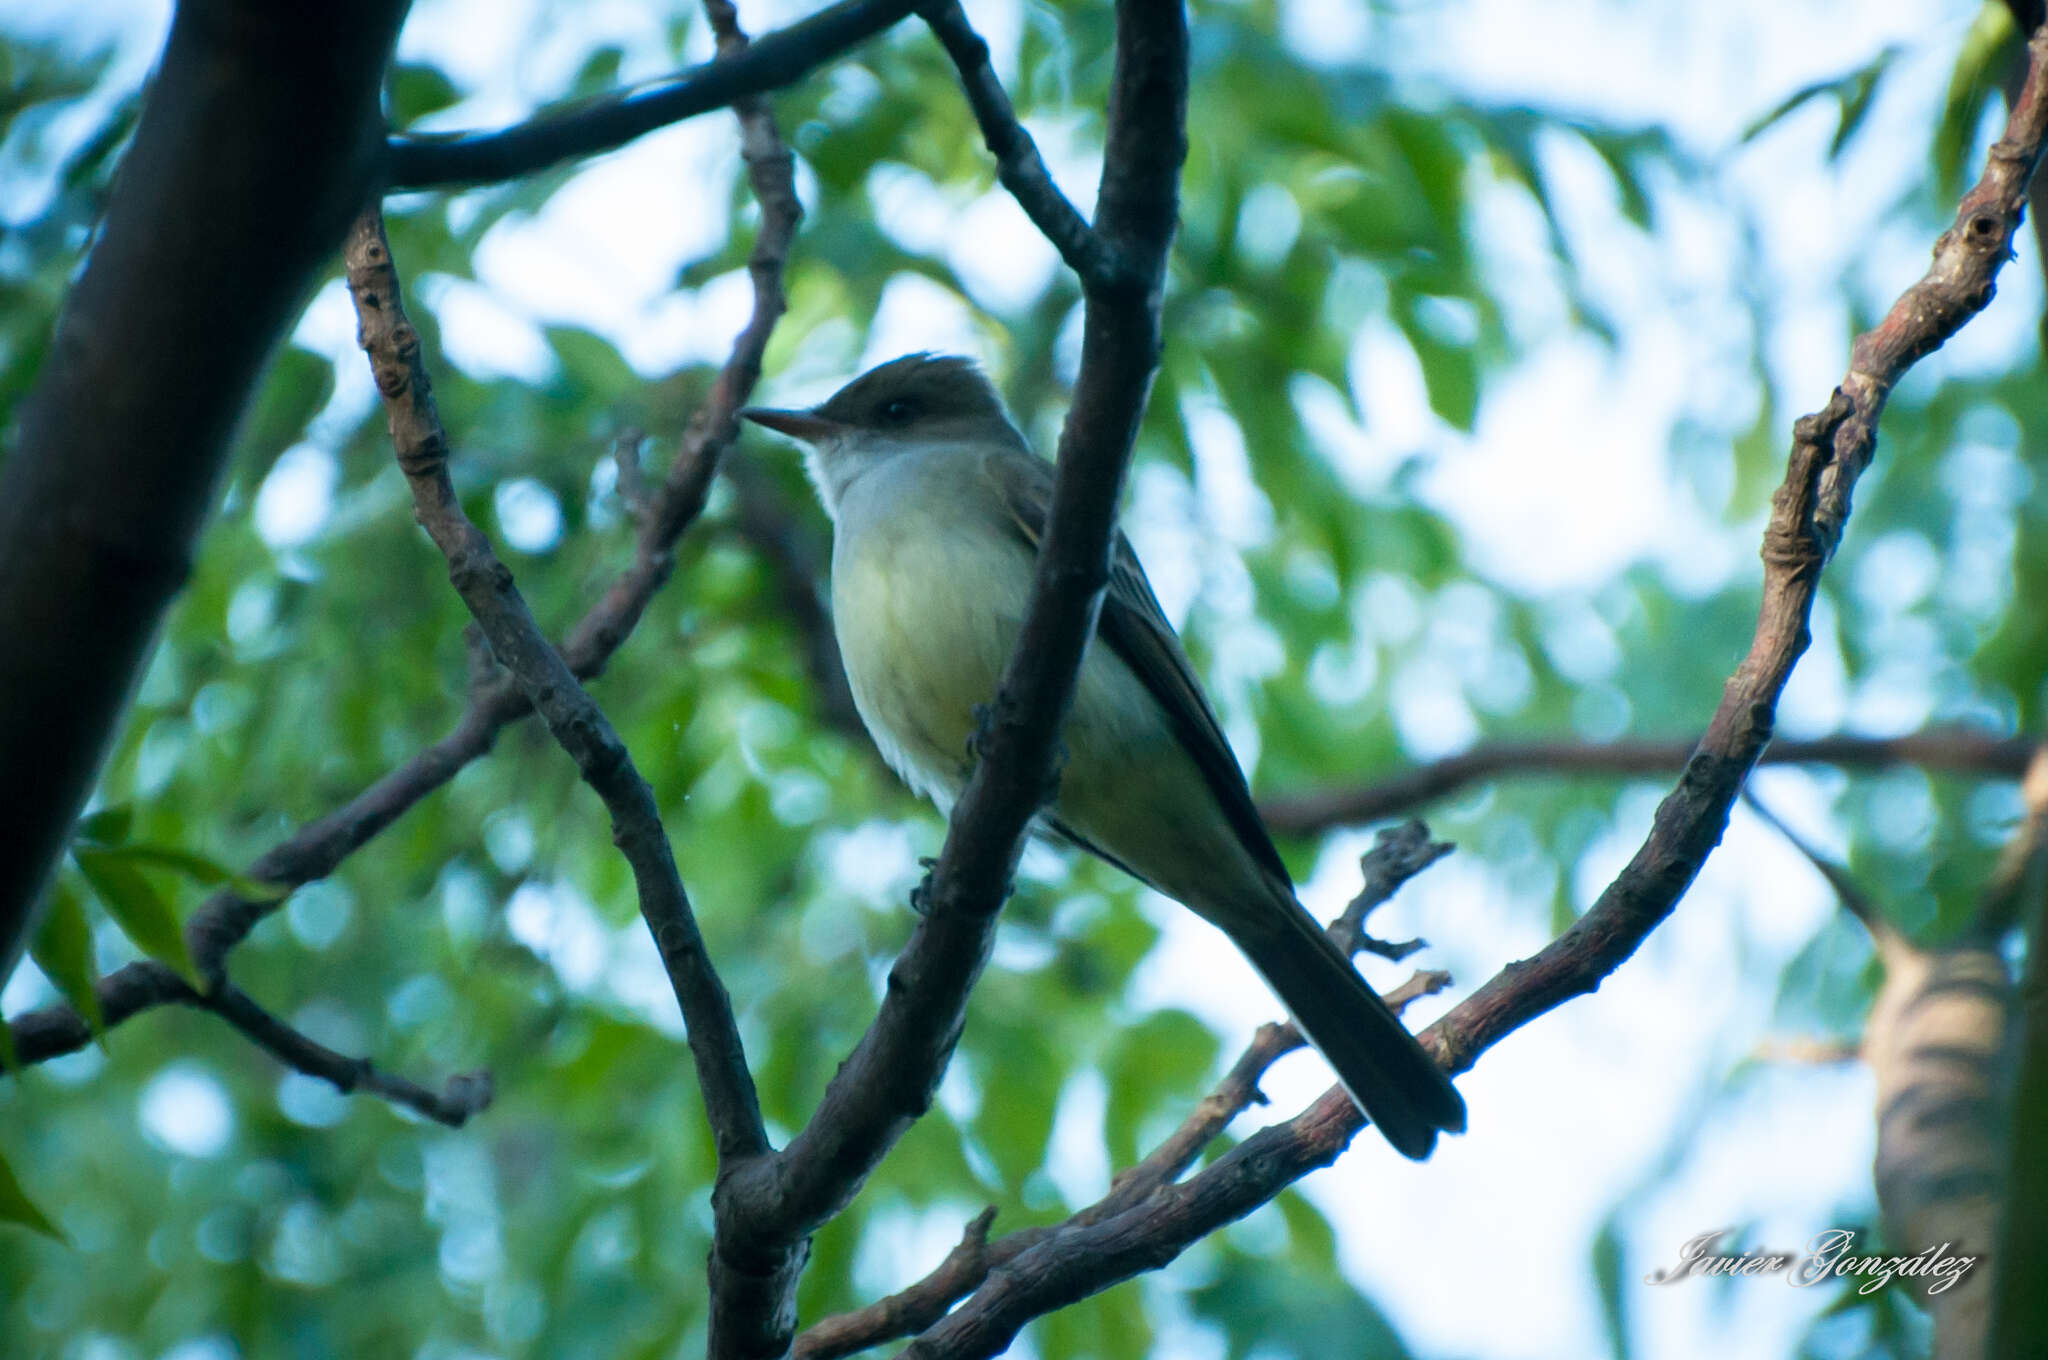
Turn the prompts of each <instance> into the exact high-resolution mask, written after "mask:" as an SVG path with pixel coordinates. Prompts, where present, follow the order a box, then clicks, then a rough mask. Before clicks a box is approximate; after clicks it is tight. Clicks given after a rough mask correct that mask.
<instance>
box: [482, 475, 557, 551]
mask: <svg viewBox="0 0 2048 1360" xmlns="http://www.w3.org/2000/svg"><path fill="white" fill-rule="evenodd" d="M491 507H492V509H493V510H495V511H496V512H497V516H498V528H499V529H500V530H501V531H503V533H504V535H505V541H506V542H507V543H509V544H510V545H511V546H512V547H514V548H516V549H518V550H519V551H520V552H523V553H544V552H546V551H548V550H549V549H550V548H552V547H554V546H555V544H557V543H559V542H560V541H561V538H562V503H561V502H560V501H558V500H556V499H555V493H554V492H552V491H550V490H548V488H547V486H546V485H545V484H543V483H541V482H537V481H535V480H534V479H533V478H531V477H515V478H513V479H512V480H511V481H508V482H500V483H498V487H497V490H496V491H495V492H494V493H493V494H492V497H491Z"/></svg>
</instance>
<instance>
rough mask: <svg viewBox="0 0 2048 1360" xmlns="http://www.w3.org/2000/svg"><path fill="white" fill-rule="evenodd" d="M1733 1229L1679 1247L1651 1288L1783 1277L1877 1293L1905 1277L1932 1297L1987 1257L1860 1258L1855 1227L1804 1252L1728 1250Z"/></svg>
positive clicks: (1827, 1235) (1932, 1253)
mask: <svg viewBox="0 0 2048 1360" xmlns="http://www.w3.org/2000/svg"><path fill="white" fill-rule="evenodd" d="M1734 1231H1735V1230H1734V1229H1733V1228H1716V1229H1714V1231H1712V1232H1704V1233H1701V1234H1700V1235H1699V1236H1698V1237H1694V1238H1691V1239H1689V1240H1687V1242H1686V1244H1685V1245H1684V1246H1682V1247H1680V1248H1679V1249H1678V1264H1677V1265H1674V1266H1665V1267H1663V1268H1662V1269H1659V1270H1653V1271H1651V1272H1650V1273H1649V1274H1648V1275H1645V1276H1644V1277H1643V1283H1645V1284H1677V1283H1678V1282H1679V1281H1680V1280H1687V1279H1691V1278H1692V1277H1693V1276H1695V1275H1783V1276H1784V1277H1785V1283H1787V1284H1789V1285H1791V1286H1793V1287H1794V1288H1795V1289H1804V1288H1807V1287H1809V1286H1811V1285H1816V1284H1824V1283H1826V1282H1827V1281H1829V1280H1847V1279H1859V1278H1860V1279H1861V1280H1862V1281H1863V1283H1862V1284H1860V1285H1858V1286H1857V1288H1856V1292H1857V1293H1859V1294H1874V1293H1876V1292H1877V1291H1878V1290H1880V1289H1882V1288H1884V1287H1885V1286H1886V1285H1888V1284H1890V1283H1891V1282H1892V1281H1893V1280H1894V1279H1897V1278H1899V1277H1901V1276H1903V1277H1905V1278H1906V1279H1910V1280H1918V1281H1921V1284H1920V1288H1921V1290H1922V1291H1923V1292H1925V1293H1928V1294H1939V1293H1942V1292H1943V1291H1944V1290H1947V1289H1950V1288H1952V1287H1953V1286H1954V1285H1955V1284H1956V1282H1957V1281H1959V1280H1961V1279H1962V1278H1963V1276H1965V1275H1967V1274H1969V1272H1970V1269H1971V1268H1972V1267H1973V1266H1975V1265H1976V1264H1977V1263H1978V1262H1979V1261H1981V1260H1982V1259H1983V1258H1982V1257H1981V1256H1963V1255H1960V1254H1958V1253H1956V1252H1952V1251H1950V1250H1949V1246H1950V1244H1949V1243H1947V1242H1943V1243H1942V1244H1941V1245H1940V1246H1938V1247H1927V1248H1925V1249H1923V1250H1921V1251H1916V1252H1914V1253H1913V1254H1912V1255H1911V1256H1878V1255H1859V1254H1858V1253H1857V1252H1856V1250H1855V1247H1856V1234H1855V1232H1854V1231H1853V1230H1852V1229H1849V1228H1830V1229H1828V1230H1827V1231H1826V1232H1824V1233H1820V1234H1819V1235H1817V1236H1816V1237H1814V1239H1813V1240H1812V1241H1810V1242H1808V1243H1807V1244H1806V1250H1805V1251H1803V1252H1790V1251H1766V1250H1757V1251H1744V1252H1730V1251H1725V1250H1722V1241H1721V1239H1722V1238H1724V1237H1726V1236H1728V1234H1730V1233H1732V1232H1734Z"/></svg>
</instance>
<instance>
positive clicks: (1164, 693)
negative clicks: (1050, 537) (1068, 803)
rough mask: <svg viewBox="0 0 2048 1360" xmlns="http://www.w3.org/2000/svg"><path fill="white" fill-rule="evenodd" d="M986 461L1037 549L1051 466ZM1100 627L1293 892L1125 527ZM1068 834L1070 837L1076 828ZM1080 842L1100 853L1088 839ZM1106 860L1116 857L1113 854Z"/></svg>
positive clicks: (1233, 822) (1264, 860)
mask: <svg viewBox="0 0 2048 1360" xmlns="http://www.w3.org/2000/svg"><path fill="white" fill-rule="evenodd" d="M983 466H984V468H985V470H986V471H987V473H988V475H989V478H990V479H991V480H992V481H993V482H994V483H995V485H996V488H997V490H998V491H999V492H1000V493H1001V497H1002V502H1003V505H1004V507H1005V508H1006V509H1007V510H1008V511H1009V514H1010V520H1011V523H1012V525H1013V526H1014V527H1015V529H1016V531H1017V535H1018V537H1019V538H1021V539H1023V540H1024V542H1025V543H1027V544H1028V545H1030V548H1031V550H1032V552H1033V553H1036V552H1037V551H1038V546H1039V544H1040V542H1041V541H1042V540H1043V539H1044V537H1045V521H1046V518H1047V516H1048V514H1049V513H1050V508H1051V505H1052V487H1053V468H1052V465H1051V464H1050V463H1047V462H1046V461H1044V460H1043V459H1041V458H1038V457H1036V456H1031V455H1027V456H1025V457H1021V458H1020V457H1018V456H1016V455H1015V454H1000V455H990V456H989V457H988V458H986V459H985V460H984V463H983ZM1096 631H1097V634H1098V636H1100V638H1101V639H1102V641H1104V642H1106V643H1108V644H1109V648H1110V650H1111V651H1113V652H1115V653H1116V654H1117V655H1118V656H1119V657H1121V658H1123V662H1124V664H1125V665H1127V666H1129V667H1130V668H1131V671H1132V673H1133V674H1135V675H1136V676H1137V677H1138V679H1139V681H1140V682H1142V683H1143V684H1144V686H1145V688H1146V690H1147V691H1149V692H1150V693H1151V695H1152V697H1153V698H1154V699H1155V700H1157V701H1158V703H1159V706H1160V708H1161V709H1163V710H1164V711H1165V713H1166V715H1167V718H1168V719H1169V720H1170V721H1171V722H1172V723H1173V727H1174V731H1175V734H1176V735H1178V736H1179V738H1180V740H1181V744H1182V745H1183V746H1185V747H1186V748H1187V750H1188V753H1189V754H1190V755H1192V756H1193V757H1194V760H1195V764H1196V766H1197V767H1198V768H1199V769H1200V770H1201V771H1202V777H1203V779H1204V780H1205V781H1206V782H1207V784H1208V785H1209V789H1210V792H1212V793H1213V794H1214V795H1215V796H1216V801H1217V803H1218V804H1219V805H1220V806H1221V807H1222V809H1223V813H1224V816H1225V818H1226V819H1227V820H1228V821H1229V823H1230V826H1231V829H1232V830H1234V831H1235V832H1236V833H1237V836H1238V839H1239V840H1240V841H1241V842H1242V843H1243V844H1244V847H1245V849H1246V850H1248V851H1250V852H1251V855H1252V857H1253V858H1254V859H1255V860H1257V861H1258V863H1259V864H1260V865H1261V867H1263V868H1265V869H1266V870H1267V871H1268V872H1270V873H1271V874H1272V875H1273V876H1274V877H1275V878H1277V879H1278V880H1279V881H1280V883H1281V884H1282V885H1283V886H1285V887H1287V888H1288V889H1290V890H1291V889H1292V887H1293V880H1292V879H1291V878H1290V877H1289V876H1288V873H1287V866H1286V864H1285V863H1284V862H1282V860H1281V858H1280V852H1279V851H1278V850H1277V849H1275V848H1274V846H1273V838H1272V837H1271V835H1269V834H1268V833H1267V831H1266V824H1265V822H1264V821H1263V820H1261V818H1260V817H1259V810H1258V807H1257V805H1256V804H1254V803H1253V802H1252V794H1251V789H1250V788H1249V787H1247V785H1246V784H1245V778H1244V771H1243V770H1242V769H1241V768H1239V766H1238V763H1237V757H1236V756H1235V755H1234V754H1232V752H1231V750H1230V743H1229V742H1228V741H1227V740H1226V739H1225V738H1224V736H1223V727H1222V725H1221V724H1220V723H1218V722H1217V720H1216V712H1215V710H1214V709H1213V708H1211V707H1210V706H1209V700H1208V696H1206V695H1205V694H1203V693H1202V686H1201V683H1200V682H1199V681H1198V680H1197V679H1196V678H1195V670H1194V667H1193V665H1192V664H1190V663H1189V661H1188V657H1187V653H1186V651H1185V650H1183V649H1182V647H1181V645H1180V638H1179V637H1178V636H1176V635H1175V633H1174V631H1173V625H1172V624H1170V623H1168V622H1167V621H1166V613H1165V611H1164V610H1162V609H1161V608H1160V607H1159V599H1158V597H1157V596H1156V595H1154V594H1153V593H1152V583H1151V582H1150V581H1148V580H1147V579H1146V578H1145V568H1144V567H1143V566H1142V565H1141V564H1140V563H1139V561H1138V555H1137V553H1136V552H1134V551H1132V549H1131V544H1130V540H1129V539H1127V538H1125V537H1124V535H1123V531H1122V530H1118V531H1117V536H1116V546H1115V548H1114V549H1113V550H1112V554H1111V558H1110V568H1109V589H1108V591H1107V592H1106V593H1105V594H1104V596H1103V600H1102V616H1101V619H1100V620H1099V622H1098V623H1097V625H1096ZM1067 834H1068V835H1069V836H1071V832H1069V833H1067ZM1077 843H1079V844H1081V845H1082V846H1083V847H1084V848H1086V849H1089V850H1093V851H1094V853H1096V854H1098V855H1102V852H1101V851H1100V850H1096V849H1095V847H1093V846H1090V845H1088V844H1087V842H1085V841H1079V842H1077ZM1102 857H1103V858H1104V859H1110V861H1111V863H1115V862H1116V861H1115V860H1114V859H1112V858H1111V857H1110V856H1108V855H1103V856H1102Z"/></svg>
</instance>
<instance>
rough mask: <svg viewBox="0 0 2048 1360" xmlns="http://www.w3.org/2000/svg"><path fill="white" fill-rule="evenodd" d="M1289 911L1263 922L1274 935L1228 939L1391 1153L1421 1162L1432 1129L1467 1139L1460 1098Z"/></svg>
mask: <svg viewBox="0 0 2048 1360" xmlns="http://www.w3.org/2000/svg"><path fill="white" fill-rule="evenodd" d="M1287 905H1288V910H1287V911H1285V912H1284V913H1282V912H1268V913H1262V914H1261V916H1260V925H1261V926H1262V927H1265V926H1268V925H1270V926H1271V928H1270V929H1258V930H1245V931H1242V932H1239V931H1232V932H1231V936H1232V938H1233V940H1234V941H1235V942H1236V944H1237V947H1238V948H1239V949H1241V950H1243V951H1244V954H1245V957H1246V958H1248V959H1250V960H1251V961H1252V965H1253V966H1254V967H1256V968H1257V969H1258V970H1259V973H1260V974H1261V975H1262V976H1263V977H1264V978H1265V979H1266V983H1267V985H1268V986H1270V987H1272V989H1273V990H1274V991H1275V992H1277V993H1278V994H1279V996H1280V1000H1281V1001H1283V1002H1285V1003H1286V1006H1287V1009H1288V1010H1289V1011H1290V1012H1291V1013H1292V1014H1293V1016H1294V1022H1295V1024H1296V1025H1298V1026H1300V1028H1301V1032H1302V1033H1303V1034H1304V1035H1305V1036H1306V1037H1307V1038H1308V1041H1309V1042H1310V1043H1311V1044H1313V1045H1315V1047H1316V1049H1317V1051H1319V1052H1320V1053H1321V1054H1322V1055H1323V1057H1324V1058H1325V1059H1327V1060H1328V1062H1329V1064H1330V1066H1331V1067H1333V1068H1335V1069H1336V1070H1337V1080H1338V1081H1340V1082H1342V1083H1343V1085H1344V1089H1345V1090H1346V1091H1348V1092H1350V1093H1351V1099H1352V1100H1353V1101H1355V1102H1357V1104H1358V1107H1359V1108H1360V1109H1361V1110H1364V1111H1365V1113H1366V1116H1367V1117H1368V1118H1370V1119H1371V1120H1372V1122H1373V1123H1374V1124H1377V1125H1378V1126H1379V1130H1380V1132H1381V1133H1383V1134H1385V1135H1386V1139H1387V1141H1388V1142H1389V1143H1392V1144H1393V1145H1394V1148H1395V1150H1396V1151H1398V1152H1400V1154H1401V1155H1402V1156H1404V1157H1410V1158H1413V1159H1415V1160H1416V1161H1421V1160H1422V1159H1423V1158H1424V1157H1427V1156H1429V1154H1430V1150H1431V1149H1432V1148H1434V1147H1435V1146H1436V1134H1437V1130H1438V1129H1443V1130H1445V1131H1446V1132H1449V1133H1462V1132H1464V1130H1465V1102H1464V1099H1463V1098H1462V1097H1460V1096H1459V1095H1458V1091H1457V1088H1456V1087H1454V1086H1452V1085H1451V1079H1450V1078H1449V1077H1448V1076H1446V1075H1445V1074H1444V1070H1443V1069H1442V1068H1440V1067H1438V1066H1437V1065H1436V1061H1435V1060H1434V1059H1433V1058H1431V1057H1430V1056H1429V1054H1428V1053H1426V1052H1424V1051H1423V1048H1422V1045H1421V1044H1418V1043H1417V1042H1415V1036H1414V1035H1412V1034H1410V1033H1409V1032H1408V1029H1407V1027H1406V1026H1404V1025H1403V1024H1402V1023H1401V1019H1400V1017H1399V1016H1397V1015H1395V1014H1394V1012H1393V1010H1392V1009H1391V1008H1390V1007H1389V1006H1388V1005H1387V1003H1386V1002H1384V1001H1382V1000H1380V997H1379V994H1378V993H1377V992H1375V991H1373V989H1372V988H1371V987H1369V986H1367V985H1366V981H1365V979H1364V978H1363V977H1360V976H1359V973H1358V969H1357V968H1355V967H1354V966H1352V963H1351V960H1350V959H1347V958H1345V957H1344V952H1343V951H1342V950H1340V949H1339V948H1337V946H1336V944H1335V943H1334V942H1333V941H1332V940H1331V939H1330V937H1329V936H1328V935H1326V934H1324V933H1323V930H1322V928H1321V927H1320V926H1318V925H1317V924H1316V922H1315V919H1314V918H1313V917H1311V916H1310V915H1309V914H1308V913H1307V912H1305V911H1303V910H1302V909H1301V908H1300V907H1299V906H1296V905H1295V904H1294V903H1292V902H1289V903H1288V904H1287ZM1282 921H1284V922H1285V925H1282V924H1281V922H1282Z"/></svg>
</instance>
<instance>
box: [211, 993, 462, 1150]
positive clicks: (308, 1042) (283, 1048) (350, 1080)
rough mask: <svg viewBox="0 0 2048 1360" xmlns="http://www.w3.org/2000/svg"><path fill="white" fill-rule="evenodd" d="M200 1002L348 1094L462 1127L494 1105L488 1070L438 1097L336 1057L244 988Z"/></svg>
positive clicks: (456, 1081)
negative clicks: (361, 1094)
mask: <svg viewBox="0 0 2048 1360" xmlns="http://www.w3.org/2000/svg"><path fill="white" fill-rule="evenodd" d="M195 1001H196V1002H197V1004H199V1005H203V1006H204V1007H205V1008H206V1009H208V1010H210V1011H212V1012H214V1013H215V1014H216V1015H218V1016H220V1017H221V1018H222V1019H223V1020H226V1021H227V1022H228V1023H229V1024H231V1025H233V1026H234V1027H235V1028H236V1029H238V1030H240V1031H241V1032H242V1033H243V1034H245V1035H247V1036H248V1037H249V1038H250V1039H251V1040H252V1041H254V1042H255V1044H256V1045H257V1047H259V1048H261V1049H263V1050H264V1051H265V1052H267V1053H269V1054H270V1055H271V1056H272V1057H274V1058H276V1059H277V1060H278V1061H279V1062H281V1063H283V1064H284V1065H285V1066H286V1067H289V1068H291V1069H292V1070H294V1071H296V1072H303V1073H305V1074H306V1075H307V1076H309V1077H318V1078H320V1080H322V1081H325V1082H328V1083H331V1084H332V1085H333V1086H334V1088H335V1089H336V1090H338V1091H340V1092H341V1093H342V1094H343V1095H348V1094H350V1093H351V1092H354V1091H368V1092H370V1093H371V1094H372V1095H377V1096H382V1097H383V1098H384V1099H385V1100H388V1101H390V1102H391V1103H392V1104H394V1105H403V1106H404V1107H405V1108H407V1109H409V1110H411V1111H413V1112H414V1113H416V1114H420V1115H424V1116H426V1117H427V1118H428V1119H431V1120H433V1121H434V1122H436V1123H438V1124H446V1125H448V1126H449V1127H450V1128H457V1129H459V1128H461V1127H462V1126H463V1125H464V1124H465V1123H467V1122H468V1121H469V1117H470V1116H471V1115H473V1114H477V1113H479V1112H480V1111H482V1110H484V1109H485V1108H487V1107H488V1106H489V1105H490V1103H491V1094H492V1088H491V1074H490V1073H488V1072H464V1073H461V1074H459V1075H457V1076H453V1077H450V1078H449V1079H448V1085H447V1088H446V1090H445V1091H443V1092H442V1093H440V1094H436V1093H435V1092H433V1091H429V1090H428V1089H427V1088H426V1087H424V1086H419V1085H416V1084H415V1083H413V1082H410V1081H407V1080H406V1079H405V1078H404V1077H396V1076H392V1075H391V1074H390V1073H388V1072H381V1071H379V1070H378V1069H377V1067H376V1066H375V1065H374V1064H372V1063H371V1061H370V1060H369V1059H368V1058H351V1057H349V1056H348V1055H346V1054H343V1053H337V1052H335V1051H334V1050H333V1049H331V1048H329V1047H327V1046H326V1045H325V1044H323V1043H320V1042H318V1041H317V1040H314V1039H312V1038H310V1037H308V1036H307V1035H304V1034H301V1033H300V1032H299V1031H297V1030H295V1029H293V1028H292V1027H291V1026H290V1025H287V1024H285V1023H284V1021H282V1020H279V1019H278V1018H277V1017H276V1016H274V1015H272V1014H271V1013H270V1012H268V1011H266V1010H264V1009H263V1008H262V1007H261V1006H259V1005H257V1004H256V1003H255V1002H254V1001H252V1000H250V999H249V997H248V995H247V994H246V993H244V992H243V991H242V990H241V989H239V988H236V987H222V988H220V989H219V990H217V991H216V992H214V993H213V994H212V995H210V996H207V997H205V998H203V999H201V998H197V997H195Z"/></svg>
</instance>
